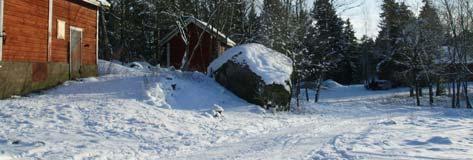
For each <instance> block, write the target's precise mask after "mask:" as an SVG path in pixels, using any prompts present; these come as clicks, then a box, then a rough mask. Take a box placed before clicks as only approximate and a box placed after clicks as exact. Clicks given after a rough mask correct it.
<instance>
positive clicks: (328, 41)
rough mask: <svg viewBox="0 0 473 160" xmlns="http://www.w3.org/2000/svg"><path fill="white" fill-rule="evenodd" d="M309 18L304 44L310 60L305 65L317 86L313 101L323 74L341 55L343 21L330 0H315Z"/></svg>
mask: <svg viewBox="0 0 473 160" xmlns="http://www.w3.org/2000/svg"><path fill="white" fill-rule="evenodd" d="M311 18H312V23H310V24H309V25H310V27H309V29H308V35H307V36H306V40H305V46H307V53H306V54H307V55H306V56H307V58H309V59H310V60H311V61H310V64H308V65H307V67H308V68H309V70H310V71H311V73H312V75H311V78H312V79H313V80H316V82H317V86H318V87H317V88H318V89H317V94H316V97H315V101H318V96H319V94H318V93H319V91H320V85H321V83H322V80H323V78H324V77H325V74H326V73H327V72H329V71H330V70H332V69H333V68H335V67H336V66H337V62H339V61H340V58H341V57H342V53H343V50H342V49H343V47H342V46H343V42H342V33H343V28H342V27H343V22H342V20H341V19H340V18H339V17H338V16H337V14H336V11H335V9H334V7H333V5H332V3H331V1H330V0H316V1H315V2H314V8H313V10H312V12H311Z"/></svg>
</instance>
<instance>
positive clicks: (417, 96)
mask: <svg viewBox="0 0 473 160" xmlns="http://www.w3.org/2000/svg"><path fill="white" fill-rule="evenodd" d="M415 88H416V89H415V90H416V105H417V106H420V94H419V91H420V89H419V84H418V83H417V82H416V84H415Z"/></svg>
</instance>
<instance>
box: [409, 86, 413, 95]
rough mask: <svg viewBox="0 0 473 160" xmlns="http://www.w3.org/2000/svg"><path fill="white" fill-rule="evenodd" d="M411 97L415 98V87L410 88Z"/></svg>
mask: <svg viewBox="0 0 473 160" xmlns="http://www.w3.org/2000/svg"><path fill="white" fill-rule="evenodd" d="M409 97H414V87H410V89H409Z"/></svg>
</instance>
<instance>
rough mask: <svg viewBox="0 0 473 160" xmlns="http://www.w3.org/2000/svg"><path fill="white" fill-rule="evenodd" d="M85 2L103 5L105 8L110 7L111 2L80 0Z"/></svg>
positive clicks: (98, 5)
mask: <svg viewBox="0 0 473 160" xmlns="http://www.w3.org/2000/svg"><path fill="white" fill-rule="evenodd" d="M82 1H84V2H86V3H89V4H92V5H94V6H97V7H105V8H110V6H111V4H110V2H108V1H106V0H82Z"/></svg>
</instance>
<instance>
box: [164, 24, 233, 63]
mask: <svg viewBox="0 0 473 160" xmlns="http://www.w3.org/2000/svg"><path fill="white" fill-rule="evenodd" d="M183 26H184V28H185V32H186V33H187V37H188V41H189V45H188V47H189V55H192V54H193V56H190V59H189V60H190V61H189V63H190V64H189V69H190V70H192V71H200V72H207V67H208V66H209V64H210V63H211V62H212V61H213V60H214V59H215V58H217V57H218V56H220V55H221V54H222V53H223V52H224V51H225V50H226V49H228V48H230V47H233V46H235V45H236V43H235V42H233V41H232V40H230V39H229V38H228V37H227V36H225V35H224V34H223V33H221V32H219V31H218V30H217V29H216V28H214V27H212V26H211V25H210V24H208V23H205V22H203V21H201V20H198V19H197V18H194V17H187V19H186V20H185V22H184V24H183ZM180 34H181V32H179V28H175V29H174V30H173V31H171V32H170V33H169V34H167V35H166V36H165V37H164V38H163V39H162V40H161V48H163V54H162V55H163V56H162V61H161V62H164V63H163V64H162V65H163V67H169V66H174V67H175V68H180V66H181V62H182V58H183V57H184V53H185V51H186V45H185V43H184V41H183V40H182V36H181V35H180ZM199 40H200V42H199Z"/></svg>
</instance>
